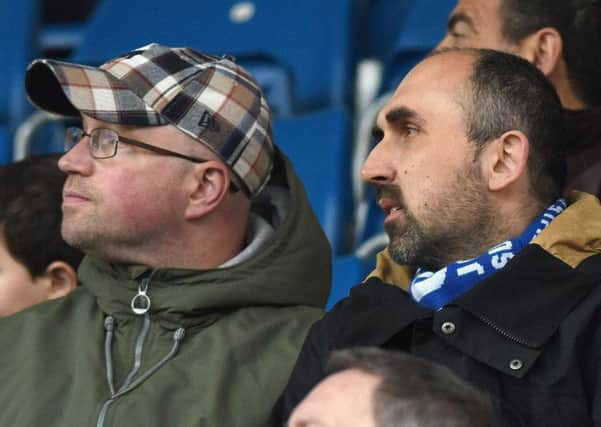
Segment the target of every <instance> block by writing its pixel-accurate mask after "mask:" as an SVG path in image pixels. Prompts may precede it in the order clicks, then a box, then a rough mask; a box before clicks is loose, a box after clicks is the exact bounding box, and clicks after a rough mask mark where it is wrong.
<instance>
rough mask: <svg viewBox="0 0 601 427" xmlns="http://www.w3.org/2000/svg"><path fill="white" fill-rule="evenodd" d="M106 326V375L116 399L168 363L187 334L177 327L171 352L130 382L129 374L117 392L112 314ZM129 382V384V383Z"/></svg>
mask: <svg viewBox="0 0 601 427" xmlns="http://www.w3.org/2000/svg"><path fill="white" fill-rule="evenodd" d="M104 327H105V329H106V338H105V342H104V343H105V344H104V353H105V359H106V360H105V362H106V376H107V381H108V384H109V389H110V391H111V399H115V398H117V397H119V396H122V395H124V394H125V393H127V392H129V391H131V390H133V389H134V388H136V387H138V386H139V385H140V384H142V383H143V382H144V381H146V380H147V379H148V378H149V377H150V376H151V375H152V374H154V373H155V372H156V371H158V370H159V369H161V367H162V366H163V365H164V364H165V363H167V362H168V361H169V360H170V359H171V358H172V357H173V356H175V355H176V354H177V351H178V350H179V347H180V344H181V342H182V340H183V339H184V336H185V335H186V330H185V329H184V328H181V327H180V328H177V330H176V331H175V332H174V333H173V345H172V346H171V350H169V353H167V354H166V355H165V357H163V358H162V359H161V360H159V361H158V362H157V363H156V364H155V365H154V366H152V367H151V368H149V369H148V370H147V371H146V372H144V373H143V374H142V375H140V377H139V378H138V379H136V380H135V381H133V382H131V383H129V381H131V375H130V376H128V378H127V379H128V380H129V381H126V382H125V383H124V384H123V386H121V388H120V389H119V391H118V392H117V393H115V387H114V385H113V361H112V338H113V332H114V319H113V318H112V317H111V316H108V317H107V318H106V319H105V320H104ZM128 383H129V384H128Z"/></svg>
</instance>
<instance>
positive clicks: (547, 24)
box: [440, 0, 601, 110]
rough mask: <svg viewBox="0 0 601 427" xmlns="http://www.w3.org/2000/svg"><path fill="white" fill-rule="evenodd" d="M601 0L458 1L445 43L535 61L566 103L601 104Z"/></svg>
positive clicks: (575, 106) (579, 105)
mask: <svg viewBox="0 0 601 427" xmlns="http://www.w3.org/2000/svg"><path fill="white" fill-rule="evenodd" d="M600 44H601V7H599V2H598V1H596V0H528V1H522V0H458V2H457V5H456V7H455V9H454V10H453V11H452V12H451V15H450V17H449V21H448V25H447V33H446V35H445V37H444V39H443V40H442V41H441V43H440V47H475V48H486V49H495V50H501V51H504V52H508V53H513V54H515V55H518V56H521V57H523V58H525V59H527V60H528V61H529V62H531V63H533V64H535V65H536V66H537V67H538V68H539V69H540V70H541V71H542V72H543V73H544V74H545V76H547V78H548V79H549V80H550V81H551V82H552V83H553V86H554V87H555V89H556V90H557V92H558V94H559V97H560V99H561V101H562V104H563V106H564V107H566V108H568V109H574V110H580V109H586V108H591V107H595V106H599V105H601V80H600V79H599V67H601V49H598V48H597V46H599V45H600Z"/></svg>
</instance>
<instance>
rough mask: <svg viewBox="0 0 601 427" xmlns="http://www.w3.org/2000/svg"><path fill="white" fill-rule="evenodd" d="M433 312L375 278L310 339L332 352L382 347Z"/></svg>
mask: <svg viewBox="0 0 601 427" xmlns="http://www.w3.org/2000/svg"><path fill="white" fill-rule="evenodd" d="M429 312H430V310H428V309H427V308H424V307H420V306H419V305H417V304H416V303H415V302H414V301H413V300H412V299H411V297H410V296H409V294H407V292H405V291H404V290H402V289H400V288H398V287H396V286H393V285H390V284H387V283H384V282H383V281H381V280H380V279H379V278H376V277H373V278H370V279H368V280H367V281H365V282H364V283H361V284H359V285H357V286H355V287H353V288H352V289H351V292H350V294H349V296H348V297H346V298H344V299H342V300H341V301H339V302H338V303H337V304H336V305H335V306H334V307H333V308H332V310H330V311H329V312H328V313H326V315H325V316H324V317H323V318H322V319H321V320H319V321H318V322H316V323H315V325H314V326H313V327H312V328H311V332H310V336H309V339H310V340H312V341H313V343H314V345H316V346H318V347H327V348H328V350H331V349H334V348H339V347H349V346H353V345H382V344H383V343H384V342H386V341H387V340H388V339H389V338H390V337H391V336H392V335H394V334H395V333H396V332H398V331H399V330H400V329H402V328H404V327H405V326H407V325H408V324H410V323H412V322H413V321H414V320H415V319H417V318H418V317H420V316H422V315H424V314H425V313H429Z"/></svg>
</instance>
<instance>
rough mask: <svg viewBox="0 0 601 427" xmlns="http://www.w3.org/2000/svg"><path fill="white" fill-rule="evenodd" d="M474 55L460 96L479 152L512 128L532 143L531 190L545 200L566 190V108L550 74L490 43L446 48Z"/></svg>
mask: <svg viewBox="0 0 601 427" xmlns="http://www.w3.org/2000/svg"><path fill="white" fill-rule="evenodd" d="M447 52H466V53H468V54H472V55H473V56H474V64H473V71H472V74H471V76H470V78H469V80H468V84H467V85H466V88H465V90H463V92H462V93H460V96H459V97H458V98H459V99H458V102H459V103H460V104H461V106H462V108H463V110H464V111H465V125H466V135H467V137H468V139H470V140H471V141H473V142H474V143H475V144H476V146H477V148H478V149H477V150H476V154H478V153H479V152H480V150H481V149H482V148H483V147H484V146H485V145H486V144H487V143H489V142H490V141H492V140H494V139H495V138H498V137H500V136H501V135H503V133H505V132H507V131H510V130H519V131H521V132H523V133H524V134H525V135H526V137H527V138H528V141H529V143H530V152H529V157H528V172H529V176H530V184H531V185H530V191H531V193H532V196H533V197H534V198H535V199H536V200H537V201H538V203H539V204H540V205H541V206H547V205H549V204H550V203H552V202H553V201H554V200H555V199H557V198H558V197H559V196H560V195H561V193H562V192H563V189H564V185H565V181H566V163H565V149H566V144H565V137H566V135H565V133H566V132H565V123H564V110H563V108H562V106H561V102H560V100H559V96H558V95H557V92H556V91H555V89H554V88H553V86H552V85H551V83H550V82H549V80H548V79H547V78H546V77H545V76H544V74H543V73H542V72H541V71H540V70H539V69H538V68H536V67H535V66H534V65H532V64H530V63H529V62H528V61H526V60H525V59H522V58H520V57H518V56H515V55H512V54H509V53H504V52H500V51H496V50H490V49H473V48H445V49H440V50H437V51H435V52H433V53H432V56H435V55H440V54H444V53H447Z"/></svg>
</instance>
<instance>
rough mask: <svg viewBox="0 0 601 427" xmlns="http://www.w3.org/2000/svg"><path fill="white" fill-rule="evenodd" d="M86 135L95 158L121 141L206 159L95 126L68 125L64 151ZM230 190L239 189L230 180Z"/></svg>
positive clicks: (111, 151) (107, 154)
mask: <svg viewBox="0 0 601 427" xmlns="http://www.w3.org/2000/svg"><path fill="white" fill-rule="evenodd" d="M86 136H87V137H88V138H89V139H88V141H89V142H88V148H89V150H90V155H91V156H92V157H93V158H95V159H110V158H111V157H115V156H116V155H117V151H118V149H119V143H120V142H121V143H125V144H129V145H133V146H135V147H139V148H143V149H144V150H148V151H152V152H154V153H157V154H162V155H163V156H172V157H178V158H180V159H184V160H189V161H191V162H194V163H203V162H206V161H207V160H205V159H199V158H198V157H192V156H187V155H185V154H182V153H177V152H175V151H171V150H167V149H165V148H161V147H157V146H155V145H150V144H147V143H145V142H140V141H136V140H135V139H129V138H124V137H122V136H120V135H119V134H118V133H117V132H115V131H114V130H113V129H108V128H96V129H92V130H91V131H90V132H86V131H84V130H83V129H81V128H78V127H68V128H67V130H66V132H65V151H69V150H71V149H72V148H73V147H75V146H76V145H77V144H78V143H79V142H80V141H81V140H82V139H83V138H84V137H86ZM230 191H232V192H236V191H239V189H238V187H237V186H236V185H235V184H234V183H233V182H230Z"/></svg>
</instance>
